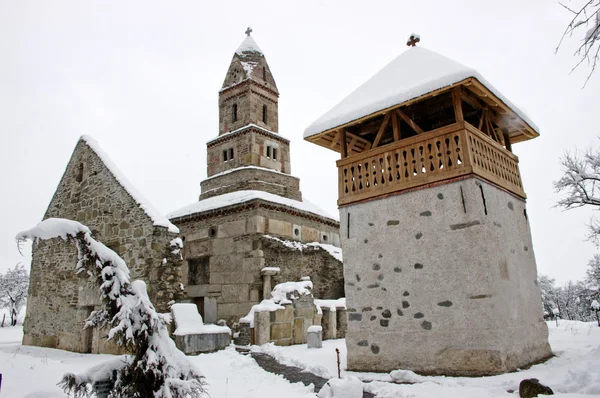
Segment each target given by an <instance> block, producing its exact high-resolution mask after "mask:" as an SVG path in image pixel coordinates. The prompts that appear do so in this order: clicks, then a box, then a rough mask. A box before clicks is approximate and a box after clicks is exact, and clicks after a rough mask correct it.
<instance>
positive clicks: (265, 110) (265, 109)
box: [263, 105, 267, 123]
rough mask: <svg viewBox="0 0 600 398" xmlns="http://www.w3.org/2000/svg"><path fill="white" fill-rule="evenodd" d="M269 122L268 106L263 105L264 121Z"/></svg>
mask: <svg viewBox="0 0 600 398" xmlns="http://www.w3.org/2000/svg"><path fill="white" fill-rule="evenodd" d="M266 122H267V106H266V105H263V123H266Z"/></svg>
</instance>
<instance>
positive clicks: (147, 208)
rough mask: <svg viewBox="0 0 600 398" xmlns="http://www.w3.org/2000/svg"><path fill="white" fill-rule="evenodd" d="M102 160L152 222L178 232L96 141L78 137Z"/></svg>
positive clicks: (88, 137)
mask: <svg viewBox="0 0 600 398" xmlns="http://www.w3.org/2000/svg"><path fill="white" fill-rule="evenodd" d="M80 140H81V141H83V142H84V143H85V144H86V145H87V146H88V147H89V148H90V149H91V150H92V151H93V152H94V153H95V154H96V155H97V156H98V157H99V158H100V160H101V161H102V163H103V164H104V166H106V168H107V169H108V171H109V172H110V173H111V174H112V175H113V176H114V177H115V179H116V180H117V182H118V183H119V184H120V185H121V186H122V187H123V189H125V191H127V193H128V194H129V196H131V198H132V199H133V200H134V201H135V202H136V203H137V204H138V205H139V206H140V208H141V209H142V210H143V211H144V213H146V215H147V216H148V217H149V218H150V219H151V220H152V222H153V224H154V225H155V226H158V227H165V228H167V229H168V230H169V232H173V233H179V228H177V227H176V226H175V225H173V224H172V223H171V222H170V221H169V220H168V219H167V217H165V216H164V215H163V214H162V213H160V212H159V211H158V210H156V209H155V208H154V206H152V205H151V204H150V202H148V200H146V198H144V196H143V195H142V194H141V193H140V192H139V191H138V190H137V189H136V188H135V187H134V186H133V184H132V183H131V182H129V180H128V179H127V178H126V177H125V176H124V175H123V173H121V171H120V170H119V169H118V168H117V166H116V165H115V164H114V163H113V161H112V160H111V159H110V158H109V157H108V155H107V154H106V152H104V151H103V150H102V148H100V146H99V145H98V142H96V140H94V139H93V138H92V137H90V136H87V135H82V136H81V138H80Z"/></svg>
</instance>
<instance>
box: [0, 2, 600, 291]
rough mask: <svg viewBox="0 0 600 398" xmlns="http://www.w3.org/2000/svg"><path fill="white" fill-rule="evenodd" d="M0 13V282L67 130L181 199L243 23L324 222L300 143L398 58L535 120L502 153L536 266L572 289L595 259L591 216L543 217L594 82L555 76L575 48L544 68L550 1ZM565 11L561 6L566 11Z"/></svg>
mask: <svg viewBox="0 0 600 398" xmlns="http://www.w3.org/2000/svg"><path fill="white" fill-rule="evenodd" d="M169 4H176V5H177V6H176V7H171V6H168V5H167V2H158V1H127V2H121V1H110V2H108V1H105V2H82V1H54V2H49V1H48V2H40V1H23V0H20V1H7V0H0V57H1V58H0V60H1V61H0V186H1V187H2V193H3V194H2V195H1V196H0V220H1V221H2V222H1V224H0V225H1V226H0V272H2V271H4V270H5V269H6V268H7V267H12V266H13V265H14V264H15V263H16V262H18V261H23V262H25V263H29V259H28V257H25V258H23V257H21V256H20V255H19V253H18V251H17V248H16V246H15V243H14V240H13V238H14V236H15V234H16V233H17V232H18V231H20V230H23V229H26V228H30V227H32V226H33V225H35V224H36V223H37V222H39V221H40V220H41V218H42V216H43V214H44V212H45V210H46V207H47V205H48V203H49V201H50V199H51V197H52V195H53V193H54V190H55V189H56V186H57V184H58V182H59V180H60V178H61V176H62V173H63V171H64V169H65V166H66V164H67V162H68V160H69V157H70V155H71V152H72V150H73V148H74V146H75V144H76V142H77V139H78V137H79V136H80V135H82V134H89V135H91V136H92V137H94V138H95V139H96V140H97V141H98V142H99V144H100V145H101V146H102V148H103V149H104V150H105V151H106V152H107V153H108V154H109V155H110V156H111V158H112V159H113V161H114V162H115V163H116V164H117V165H118V166H119V168H120V169H121V171H122V172H123V173H124V174H125V175H126V176H127V177H128V178H129V179H130V180H131V181H132V182H133V183H134V184H135V185H136V187H137V188H138V189H139V190H140V191H141V192H142V193H143V194H144V195H145V196H146V197H147V198H148V199H149V200H150V202H151V203H152V204H153V205H154V206H155V207H157V208H158V209H159V210H160V211H162V212H164V213H167V212H169V211H172V210H175V209H177V208H179V207H182V206H184V205H187V204H189V203H191V202H193V201H195V200H197V197H198V194H199V191H200V188H199V182H200V181H201V180H202V179H203V178H205V177H206V146H205V143H206V141H208V140H209V139H211V138H213V137H215V136H216V135H217V132H218V108H217V98H218V90H219V88H220V87H221V84H222V82H223V79H224V77H225V73H226V71H227V67H228V66H229V62H230V61H231V57H232V56H233V52H234V51H235V49H236V48H237V46H238V45H239V44H240V43H241V41H242V40H243V39H244V37H245V36H244V31H245V29H246V27H247V26H248V25H251V26H252V28H253V29H254V33H253V37H254V39H255V40H256V41H257V43H258V44H259V46H260V47H261V48H262V49H263V51H264V52H265V54H266V56H267V60H268V62H269V65H270V67H271V70H272V72H273V74H274V76H275V79H276V81H277V86H278V88H279V91H280V93H281V97H280V104H279V115H280V119H279V125H280V133H281V134H282V135H283V136H284V137H286V138H288V139H290V140H291V142H292V173H293V174H294V175H296V176H298V177H300V178H301V189H302V192H303V194H304V195H305V197H306V198H308V199H310V200H311V201H312V202H314V203H317V204H319V205H320V206H321V207H323V208H324V209H325V210H327V211H329V212H331V213H335V212H336V211H337V210H336V204H335V203H336V199H337V186H336V184H337V180H336V173H337V170H336V167H335V160H336V158H337V154H335V153H333V152H331V151H328V150H326V149H324V148H321V147H317V146H316V145H313V144H309V143H306V142H304V141H303V140H302V132H303V131H304V129H305V128H306V126H308V125H309V124H310V123H311V122H312V121H314V120H315V119H316V118H318V117H319V116H320V115H321V114H323V113H324V112H326V111H327V110H329V109H330V108H331V107H332V106H333V105H335V104H336V103H337V102H339V101H340V100H341V99H342V98H344V97H345V96H346V95H347V94H349V93H350V92H351V91H352V90H353V89H354V88H356V87H357V86H358V85H360V84H361V83H362V82H364V81H365V80H366V79H368V78H369V77H370V76H372V75H373V74H374V73H376V72H377V71H378V70H379V69H381V68H382V67H383V66H384V65H386V64H387V63H388V62H389V61H391V60H392V59H393V58H394V57H396V56H397V55H398V54H400V53H401V52H402V51H404V50H405V49H406V46H405V42H406V39H407V37H408V35H409V34H410V33H411V32H416V33H419V34H420V35H421V43H420V44H421V45H422V46H424V47H426V48H429V49H431V50H434V51H436V52H439V53H441V54H442V55H445V56H447V57H450V58H453V59H455V60H456V61H458V62H461V63H463V64H465V65H467V66H471V67H473V68H475V69H477V70H479V72H480V73H481V74H482V75H483V76H484V77H485V78H486V79H487V80H488V81H489V82H490V83H491V84H493V85H494V86H495V87H496V88H498V89H499V90H500V91H502V92H503V93H504V95H506V96H507V97H508V98H509V99H510V100H511V101H513V102H514V103H516V104H518V106H519V107H521V109H523V110H524V111H526V112H527V113H528V114H529V116H530V117H531V118H532V119H533V120H534V121H535V123H537V125H538V126H539V127H540V130H541V137H539V138H538V139H535V140H532V141H529V142H527V143H522V144H517V145H515V147H514V151H515V153H516V154H517V155H519V157H520V160H521V163H520V167H521V173H522V177H523V181H524V185H525V190H526V192H527V194H528V213H529V215H530V221H531V226H532V234H533V241H534V249H535V253H536V258H537V262H538V270H539V272H541V273H544V274H548V275H550V276H551V277H553V278H556V279H557V280H558V281H560V282H564V281H567V280H569V279H580V278H582V277H583V276H584V274H585V269H586V264H587V261H588V260H589V259H590V258H591V257H592V255H593V254H594V253H596V252H597V249H596V247H595V246H594V245H593V244H592V243H590V242H586V241H584V240H583V239H584V235H585V233H586V229H585V228H586V227H585V226H586V224H587V223H588V221H589V218H590V217H591V216H592V215H593V213H594V212H593V211H592V210H591V209H579V210H572V211H568V212H563V211H561V210H558V209H555V208H553V205H554V203H555V202H556V200H557V195H556V194H555V193H554V192H553V188H552V181H554V180H557V179H558V178H559V177H560V167H559V164H558V159H559V157H560V156H561V155H562V154H563V153H564V151H565V150H567V149H573V148H576V147H578V148H582V149H584V148H586V147H588V146H591V145H598V144H600V143H599V142H598V139H597V136H598V135H600V131H599V129H598V122H597V118H598V102H597V95H598V92H600V71H599V72H597V73H596V75H595V76H593V77H592V80H591V81H590V82H589V83H588V85H587V87H586V88H585V89H583V90H582V89H581V86H582V85H583V82H584V80H585V76H586V75H587V72H588V70H587V69H585V66H584V67H583V68H582V69H581V70H577V71H575V72H574V73H572V74H569V72H570V70H571V68H572V66H573V65H574V64H575V62H576V58H574V57H573V56H572V52H573V51H572V50H573V49H574V48H575V45H576V44H577V43H578V41H579V37H574V38H573V39H571V40H570V41H568V42H567V43H566V44H565V46H564V48H563V49H562V50H561V52H560V53H559V54H558V55H555V54H554V48H555V47H556V45H557V43H558V40H559V39H560V36H561V34H562V31H563V29H564V27H565V26H566V24H567V23H568V21H569V19H570V15H569V14H568V12H566V11H565V10H564V9H563V8H562V7H560V5H558V3H557V2H555V1H553V0H528V1H522V0H510V1H503V2H501V3H498V2H487V1H481V0H475V1H466V0H465V1H376V0H372V1H364V0H360V1H354V0H352V1H348V0H346V1H324V0H320V1H319V0H317V1H314V0H302V1H232V0H230V1H226V2H225V1H224V2H199V1H178V2H169ZM573 4H574V5H573V6H575V5H576V2H573Z"/></svg>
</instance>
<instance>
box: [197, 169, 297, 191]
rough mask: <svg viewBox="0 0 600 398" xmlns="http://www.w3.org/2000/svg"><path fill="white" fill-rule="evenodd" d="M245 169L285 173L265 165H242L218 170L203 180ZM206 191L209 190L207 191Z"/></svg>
mask: <svg viewBox="0 0 600 398" xmlns="http://www.w3.org/2000/svg"><path fill="white" fill-rule="evenodd" d="M247 169H250V170H252V169H253V170H261V171H268V172H271V173H278V174H285V173H282V172H281V171H277V170H273V169H267V168H266V167H259V166H242V167H236V168H235V169H229V170H225V171H222V172H220V173H217V174H215V175H212V176H210V177H208V178H206V179H205V180H204V181H207V180H211V179H213V178H216V177H221V176H224V175H226V174H229V173H234V172H236V171H240V170H247ZM286 175H289V174H286ZM207 192H209V191H207Z"/></svg>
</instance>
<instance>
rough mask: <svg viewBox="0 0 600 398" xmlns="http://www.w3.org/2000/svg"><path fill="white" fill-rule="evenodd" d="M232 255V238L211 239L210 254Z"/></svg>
mask: <svg viewBox="0 0 600 398" xmlns="http://www.w3.org/2000/svg"><path fill="white" fill-rule="evenodd" d="M231 253H233V238H217V239H212V254H213V255H220V254H231Z"/></svg>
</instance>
